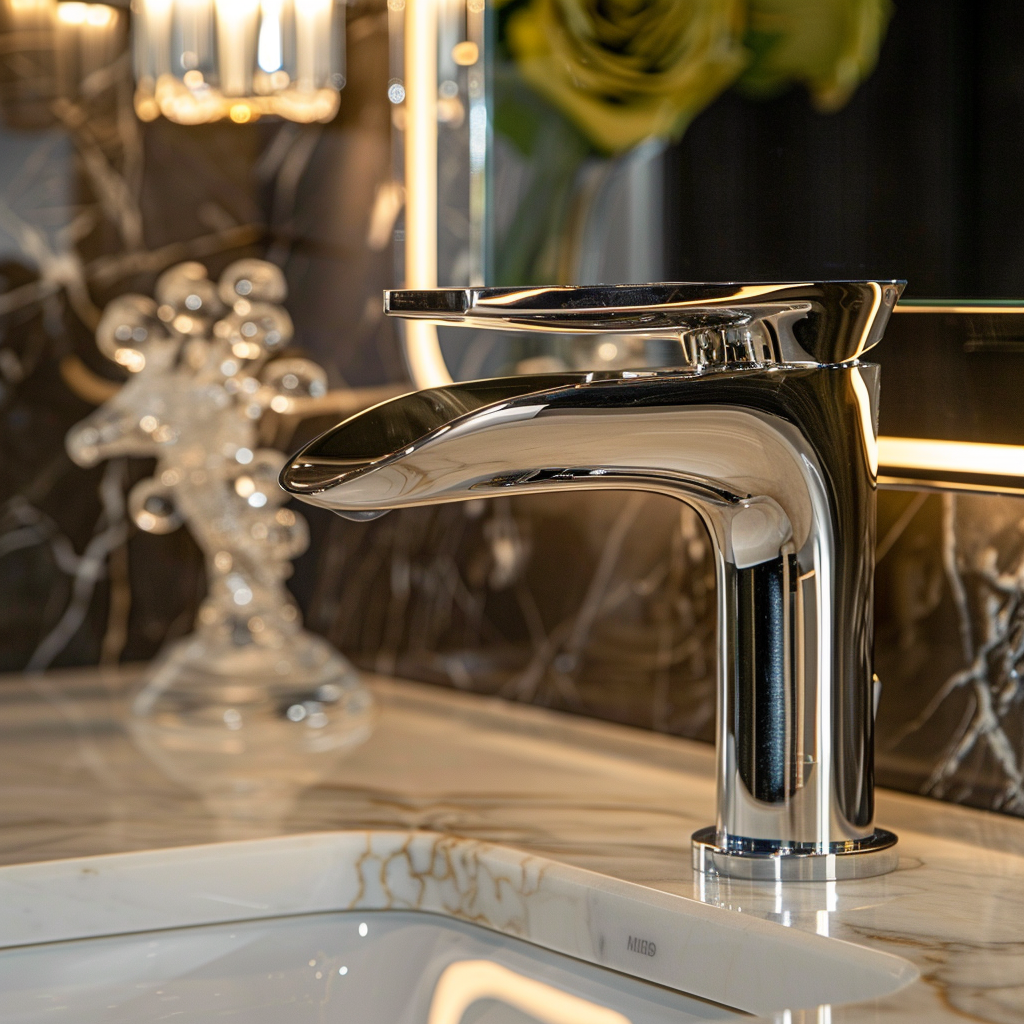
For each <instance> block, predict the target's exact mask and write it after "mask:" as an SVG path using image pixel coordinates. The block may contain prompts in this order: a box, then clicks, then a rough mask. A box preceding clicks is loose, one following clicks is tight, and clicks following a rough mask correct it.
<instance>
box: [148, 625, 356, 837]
mask: <svg viewBox="0 0 1024 1024" xmlns="http://www.w3.org/2000/svg"><path fill="white" fill-rule="evenodd" d="M263 634H266V635H263ZM373 717H374V709H373V701H372V698H371V696H370V693H369V691H368V690H367V689H366V687H365V686H363V685H362V683H361V682H360V679H359V676H358V674H357V673H356V671H355V670H354V669H353V668H352V666H351V665H350V664H349V663H348V662H347V661H346V660H345V659H344V658H343V657H342V656H341V655H340V654H338V652H337V651H335V650H334V649H333V648H332V647H331V646H330V645H329V644H328V643H326V641H324V640H322V639H321V638H320V637H318V636H314V635H313V634H311V633H308V632H306V631H305V630H304V629H302V628H301V627H298V626H294V625H291V624H287V623H281V624H280V626H279V628H277V629H265V630H262V631H261V634H260V635H254V634H252V633H251V632H250V631H249V630H248V629H247V628H246V627H245V626H244V625H242V624H239V623H235V624H232V623H224V622H221V623H218V624H217V625H214V626H209V627H200V628H199V629H197V630H196V632H194V633H191V634H189V635H188V636H186V637H183V638H182V639H181V640H177V641H175V642H173V643H171V644H170V645H169V646H168V647H167V648H166V649H165V650H164V652H163V653H162V654H161V655H159V656H158V658H157V659H156V661H154V663H153V665H152V666H151V668H150V669H149V671H148V672H147V673H146V676H145V678H144V680H143V682H142V685H141V687H140V689H139V690H138V691H137V692H136V695H135V697H134V699H133V701H132V707H131V716H130V729H131V732H132V736H133V738H134V739H135V742H136V743H137V744H138V745H139V747H140V748H141V749H142V750H143V751H144V752H145V753H146V754H147V756H149V757H150V758H151V760H153V761H154V762H155V763H156V764H157V766H158V767H159V768H160V769H161V770H162V771H163V772H164V773H165V774H166V775H167V776H168V777H169V778H171V779H173V780H174V781H176V782H179V783H181V784H182V785H184V786H186V787H188V788H190V789H192V790H194V791H196V792H198V793H199V794H200V795H201V796H202V797H203V799H204V802H205V803H206V804H207V807H208V809H209V810H210V811H211V812H212V813H213V814H214V815H215V816H217V817H218V818H221V819H238V820H248V821H252V822H260V821H262V822H272V821H278V820H280V819H281V818H282V817H284V815H285V814H287V813H288V810H289V808H290V807H291V805H292V803H293V802H294V800H295V798H296V797H297V795H298V793H299V792H300V791H301V790H302V789H304V788H306V787H308V786H311V785H314V784H315V783H317V782H319V781H320V780H322V779H323V778H324V777H326V776H327V775H328V774H329V773H330V772H331V770H332V769H333V768H334V766H335V765H336V764H337V762H338V760H339V759H340V758H341V757H343V756H344V754H345V753H346V752H348V751H350V750H352V749H353V748H354V747H356V746H358V745H359V744H361V743H363V742H364V741H365V740H366V739H367V738H368V737H369V735H370V733H371V731H372V728H373Z"/></svg>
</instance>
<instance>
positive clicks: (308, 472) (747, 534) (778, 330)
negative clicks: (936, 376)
mask: <svg viewBox="0 0 1024 1024" xmlns="http://www.w3.org/2000/svg"><path fill="white" fill-rule="evenodd" d="M902 287H903V283H902V282H899V281H880V282H876V281H863V282H825V283H819V284H808V283H804V284H800V283H797V284H746V285H737V284H658V285H642V286H641V285H636V286H634V285H621V286H601V287H571V288H520V289H513V288H471V289H462V288H458V289H436V290H431V291H392V292H388V293H386V295H385V311H386V312H387V313H390V314H392V315H398V316H403V317H416V318H421V319H426V320H429V321H432V322H434V323H437V324H466V325H471V326H473V327H476V328H494V329H499V330H500V329H504V330H516V331H524V330H526V331H547V332H557V333H569V334H581V333H628V334H630V335H633V336H637V335H639V336H646V337H650V336H658V337H665V336H666V335H668V336H670V337H674V338H676V339H678V342H679V345H680V362H681V363H682V364H683V366H684V368H682V369H678V370H671V371H643V370H641V371H636V372H614V373H566V374H555V375H545V376H523V377H509V378H502V379H496V380H483V381H474V382H471V383H465V384H452V385H451V386H448V387H439V388H432V389H430V390H427V391H420V392H415V393H411V394H408V395H405V396H403V397H401V398H396V399H393V400H392V401H389V402H385V403H383V404H381V405H378V406H376V407H375V408H373V409H370V410H368V411H366V412H363V413H360V414H358V415H356V416H353V417H352V418H351V419H348V420H346V421H345V422H344V423H341V424H340V425H338V426H336V427H335V428H334V429H332V430H329V431H328V432H327V433H325V434H323V435H321V436H320V437H319V438H317V439H316V440H315V441H313V442H312V443H311V444H309V445H307V446H306V448H304V449H303V450H302V451H301V452H300V453H299V454H297V455H296V456H295V457H294V458H293V459H291V460H290V462H289V464H288V465H287V466H286V468H285V470H284V472H283V473H282V474H281V483H282V486H283V487H284V488H285V489H286V490H288V491H290V492H291V493H293V494H295V495H296V496H298V497H300V498H302V499H303V500H305V501H308V502H310V503H311V504H314V505H320V506H323V507H325V508H329V509H333V510H334V511H336V512H339V513H340V514H342V515H344V516H347V517H349V518H353V519H369V518H373V517H375V516H378V515H382V514H383V513H384V512H385V511H387V510H389V509H392V508H398V507H403V506H409V505H431V504H436V503H438V502H448V501H465V500H468V499H471V498H480V497H486V496H488V495H496V494H532V493H537V492H540V491H562V490H576V489H589V488H608V489H617V490H623V489H626V490H642V491H651V492H655V493H658V494H666V495H670V496H672V497H675V498H678V499H680V500H681V501H684V502H686V503H687V504H689V505H691V506H692V507H693V508H694V509H695V510H696V511H697V513H698V514H699V515H700V516H701V518H702V520H703V521H704V523H705V525H706V526H707V529H708V532H709V533H710V535H711V538H712V542H713V544H714V548H715V554H716V558H715V562H716V574H717V586H718V715H717V776H718V777H717V786H718V816H717V821H716V823H715V825H714V826H712V827H709V828H705V829H702V830H700V831H698V832H696V833H695V834H694V836H693V864H694V867H695V868H696V869H698V870H701V871H707V872H717V873H720V874H724V875H732V876H736V877H744V878H757V879H770V880H832V879H839V878H852V877H864V876H867V875H874V874H881V873H884V872H886V871H890V870H892V868H894V867H895V866H896V860H897V855H896V850H895V844H896V837H895V836H894V835H893V834H892V833H891V832H887V831H885V830H883V829H877V828H875V827H874V824H873V816H874V775H873V729H874V710H875V705H876V702H877V687H878V683H877V679H875V677H874V674H873V664H872V662H873V639H872V601H873V576H874V547H875V487H876V484H875V479H876V471H877V452H876V433H877V400H878V367H877V366H875V365H871V364H867V363H862V362H860V356H861V355H862V354H863V353H864V352H866V351H867V350H868V349H870V348H871V347H872V346H873V345H875V344H876V343H877V342H878V341H879V339H880V338H881V335H882V331H883V329H884V327H885V323H886V321H887V319H888V317H889V314H890V312H891V311H892V308H893V306H894V305H895V303H896V300H897V299H898V297H899V294H900V292H901V291H902Z"/></svg>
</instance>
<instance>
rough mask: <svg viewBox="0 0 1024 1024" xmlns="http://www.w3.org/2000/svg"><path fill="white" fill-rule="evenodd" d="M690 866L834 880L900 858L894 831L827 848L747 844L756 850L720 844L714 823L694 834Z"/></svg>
mask: <svg viewBox="0 0 1024 1024" xmlns="http://www.w3.org/2000/svg"><path fill="white" fill-rule="evenodd" d="M692 842H693V869H694V871H701V872H704V873H706V874H710V875H725V876H727V877H729V878H749V879H752V880H753V881H760V882H836V881H842V880H844V879H850V878H870V877H872V876H873V875H884V874H887V873H888V872H890V871H892V870H893V869H894V868H895V867H896V865H897V864H898V863H899V854H898V853H897V852H896V836H895V835H894V834H893V833H892V832H887V831H886V830H885V829H884V828H876V829H875V831H874V832H872V833H871V835H870V836H868V837H867V838H866V839H860V840H857V841H856V842H851V843H833V844H832V849H831V850H830V851H829V852H828V853H822V852H821V851H819V850H816V849H813V848H808V849H794V848H793V847H792V846H786V845H784V844H783V843H781V842H779V843H775V842H772V841H759V842H757V843H750V842H749V841H748V843H749V845H750V846H751V847H755V846H756V849H741V848H730V847H725V846H720V845H719V843H718V834H717V832H716V830H715V828H714V827H713V826H712V827H710V828H702V829H699V830H698V831H697V832H694V833H693V840H692Z"/></svg>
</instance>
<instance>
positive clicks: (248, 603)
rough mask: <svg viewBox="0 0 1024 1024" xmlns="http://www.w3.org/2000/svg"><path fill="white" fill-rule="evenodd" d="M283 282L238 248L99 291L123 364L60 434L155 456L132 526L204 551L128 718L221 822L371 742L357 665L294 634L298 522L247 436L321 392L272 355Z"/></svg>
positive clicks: (115, 356)
mask: <svg viewBox="0 0 1024 1024" xmlns="http://www.w3.org/2000/svg"><path fill="white" fill-rule="evenodd" d="M285 291H286V289H285V282H284V277H283V275H282V274H281V272H280V270H279V269H278V268H277V267H276V266H274V265H273V264H270V263H265V262H263V261H261V260H252V259H247V260H239V261H238V262H236V263H233V264H232V265H231V266H229V267H228V268H227V269H226V270H225V271H224V273H223V275H222V276H221V278H220V281H219V283H214V282H213V281H211V280H209V279H208V277H207V275H206V269H205V268H204V267H203V266H202V264H199V263H182V264H179V265H178V266H176V267H173V268H171V269H170V270H168V271H167V272H166V273H164V274H163V275H162V276H161V277H160V278H159V280H158V281H157V284H156V297H155V298H149V297H147V296H144V295H123V296H121V297H120V298H117V299H115V300H114V301H112V302H111V303H110V304H109V305H108V306H107V308H106V310H105V311H104V313H103V316H102V318H101V320H100V323H99V326H98V328H97V332H96V340H97V343H98V346H99V348H100V350H101V352H102V353H103V354H104V355H106V356H107V357H108V358H110V359H111V360H113V361H114V362H116V363H118V364H120V365H121V366H123V367H125V368H126V369H127V370H128V371H129V373H130V375H129V378H128V380H127V381H126V382H125V384H124V385H123V386H122V387H121V389H120V390H119V391H118V392H117V394H116V395H114V396H113V397H112V398H111V399H110V400H108V401H107V402H106V403H105V404H104V405H102V406H101V407H100V408H99V409H97V410H96V411H95V412H94V413H92V414H91V415H90V416H88V417H87V418H86V419H84V420H83V421H81V422H80V423H79V424H77V425H76V426H75V427H73V428H72V430H71V431H70V432H69V433H68V438H67V448H68V452H69V453H70V455H71V457H72V459H74V461H75V462H77V463H78V464H79V465H81V466H91V465H94V464H96V463H98V462H100V461H101V460H104V459H107V458H110V457H112V456H116V455H129V456H133V455H134V456H139V457H142V458H155V459H156V460H157V461H156V469H155V471H154V473H153V476H152V477H149V478H147V479H145V480H143V481H141V482H140V483H138V484H136V485H135V487H134V488H133V489H132V490H131V492H130V494H129V496H128V506H129V510H130V512H131V515H132V517H133V519H134V521H135V523H136V525H137V526H138V527H139V528H140V529H142V530H145V531H147V532H149V533H168V532H170V531H172V530H174V529H176V528H178V526H180V525H181V524H182V523H184V524H185V525H187V526H188V528H189V530H190V532H191V533H192V535H193V537H194V538H195V540H196V542H197V543H198V544H199V546H200V548H201V549H202V551H203V554H204V556H205V561H206V576H207V585H208V593H207V596H206V599H205V601H204V602H203V604H202V606H201V608H200V609H199V614H198V616H197V622H196V627H195V631H194V632H192V633H190V634H189V635H188V636H185V637H184V638H182V639H180V640H176V641H174V642H172V643H170V644H169V645H167V647H165V649H164V650H163V652H162V653H161V654H160V655H159V656H158V658H157V659H156V660H155V662H154V663H153V664H152V666H151V667H150V668H149V670H148V671H147V673H146V677H145V680H144V683H143V685H142V687H141V689H140V690H139V692H138V694H137V695H136V697H135V699H134V702H133V708H132V709H133V719H132V727H133V732H134V735H135V737H136V739H137V740H138V742H139V743H140V744H141V745H142V746H143V748H144V749H145V750H146V751H147V752H148V753H149V754H150V755H151V756H152V757H153V759H154V760H155V761H156V762H157V763H158V764H159V765H160V766H161V767H162V768H163V769H164V770H165V771H166V773H167V774H168V775H170V776H171V777H173V778H175V779H177V780H178V781H180V782H183V783H185V784H186V785H188V786H190V787H192V788H194V789H198V790H199V791H200V792H201V793H202V794H203V795H204V796H205V798H206V799H207V802H208V803H210V804H211V805H213V806H214V807H215V808H216V809H217V810H218V811H219V812H222V813H225V814H229V815H232V816H236V817H239V816H241V817H273V816H275V815H276V814H279V813H281V812H282V811H283V809H284V808H286V807H287V806H288V804H289V802H290V800H291V799H292V798H293V797H294V795H295V793H296V792H297V791H298V789H300V788H301V787H304V786H307V785H310V784H312V783H314V782H316V781H317V780H318V779H319V778H321V777H322V776H323V775H324V774H325V772H327V771H328V770H329V769H330V767H331V766H332V765H333V764H334V761H335V759H336V757H337V756H338V755H339V754H341V753H342V752H343V751H345V750H346V749H349V748H351V747H352V746H354V745H356V744H358V743H360V742H362V741H363V740H364V739H365V738H366V737H367V736H368V735H369V732H370V728H371V718H372V708H371V701H370V697H369V694H368V692H367V691H366V689H365V688H364V687H363V686H362V685H361V683H360V681H359V678H358V676H357V674H356V673H355V671H354V670H353V669H352V667H351V666H350V665H349V663H348V662H347V661H345V659H344V658H342V657H341V655H340V654H338V652H337V651H335V650H334V649H333V648H332V647H331V646H330V645H329V644H327V643H326V642H325V641H324V640H322V639H321V638H320V637H317V636H314V635H313V634H311V633H308V632H306V630H304V629H303V628H302V624H301V620H300V616H299V612H298V609H297V608H296V607H295V604H294V602H293V601H292V599H291V596H290V595H289V593H288V591H287V589H286V588H285V585H284V580H285V579H286V578H287V577H288V576H289V575H290V574H291V568H292V567H291V559H293V558H295V557H296V556H297V555H299V554H300V553H301V552H302V551H304V550H305V549H306V546H307V543H308V530H307V527H306V523H305V520H304V519H303V518H302V517H301V516H299V515H297V514H296V513H295V512H293V511H292V510H291V509H290V508H286V507H284V505H285V501H286V495H285V493H284V492H283V491H282V490H281V488H280V487H279V486H278V483H277V476H278V473H279V472H280V470H281V467H282V465H283V463H284V456H283V455H282V454H281V453H280V452H278V451H275V450H273V449H268V448H260V447H258V443H257V436H258V425H259V420H260V418H261V417H262V416H263V414H264V413H265V412H266V411H267V410H268V409H273V410H276V411H281V410H282V409H292V408H293V403H295V401H296V399H301V398H304V397H310V398H316V397H319V396H321V395H323V394H324V393H325V391H326V387H327V381H326V374H325V373H324V371H323V369H322V368H321V367H320V366H318V365H317V364H316V363H313V362H311V361H310V360H308V359H301V358H295V357H293V356H289V355H285V356H283V357H282V358H277V356H278V354H279V353H283V352H284V350H285V349H286V347H287V345H288V342H289V340H290V339H291V336H292V324H291V319H290V318H289V316H288V313H287V312H286V311H285V309H284V308H283V307H282V306H281V305H279V303H280V301H281V300H282V299H283V298H284V296H285Z"/></svg>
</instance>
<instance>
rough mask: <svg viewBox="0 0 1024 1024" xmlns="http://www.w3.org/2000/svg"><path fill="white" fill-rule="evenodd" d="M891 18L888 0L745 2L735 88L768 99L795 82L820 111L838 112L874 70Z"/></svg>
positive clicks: (778, 0)
mask: <svg viewBox="0 0 1024 1024" xmlns="http://www.w3.org/2000/svg"><path fill="white" fill-rule="evenodd" d="M891 16H892V4H891V3H890V0H748V2H747V35H746V37H745V42H746V44H747V46H748V48H749V49H750V51H751V53H752V60H751V63H750V66H749V67H748V68H747V70H746V71H745V72H744V74H743V77H742V78H741V80H740V84H741V86H742V87H743V88H744V89H745V90H746V91H747V92H748V93H752V94H754V95H756V96H765V97H767V96H772V95H774V94H776V93H778V92H781V91H782V90H783V89H784V88H786V86H788V85H790V84H791V83H792V82H800V83H802V84H803V85H805V86H806V87H807V89H808V91H809V92H810V94H811V99H812V101H813V103H814V105H815V106H816V107H817V108H818V109H819V110H821V111H823V112H831V111H834V110H838V109H839V108H840V107H841V106H843V104H845V103H846V101H847V100H848V99H849V98H850V97H851V96H852V95H853V92H854V90H855V89H856V88H857V86H858V85H860V83H861V82H862V81H863V80H864V79H865V78H867V76H868V75H869V74H870V73H871V71H872V70H873V69H874V66H875V63H876V62H877V61H878V51H879V49H880V48H881V45H882V39H883V38H884V37H885V30H886V28H887V27H888V24H889V18H890V17H891Z"/></svg>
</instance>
